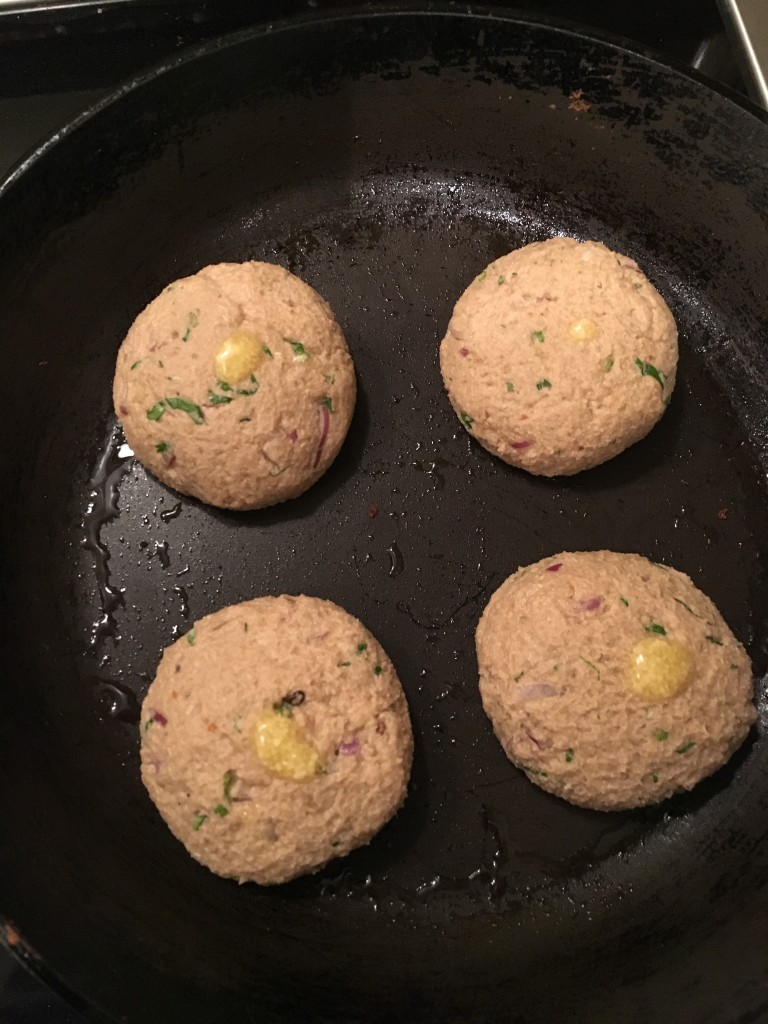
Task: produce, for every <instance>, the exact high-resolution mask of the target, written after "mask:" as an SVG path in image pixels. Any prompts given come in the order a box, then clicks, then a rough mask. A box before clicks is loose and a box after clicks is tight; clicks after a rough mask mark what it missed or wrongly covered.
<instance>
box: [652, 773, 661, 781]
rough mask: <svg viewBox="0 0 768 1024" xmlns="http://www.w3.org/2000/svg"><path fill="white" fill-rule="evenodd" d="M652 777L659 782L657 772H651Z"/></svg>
mask: <svg viewBox="0 0 768 1024" xmlns="http://www.w3.org/2000/svg"><path fill="white" fill-rule="evenodd" d="M651 778H652V779H653V781H654V782H658V781H659V776H658V775H657V774H656V772H651Z"/></svg>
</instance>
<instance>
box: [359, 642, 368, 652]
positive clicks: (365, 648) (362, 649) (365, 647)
mask: <svg viewBox="0 0 768 1024" xmlns="http://www.w3.org/2000/svg"><path fill="white" fill-rule="evenodd" d="M367 650H368V644H358V645H357V653H358V654H362V653H363V651H367Z"/></svg>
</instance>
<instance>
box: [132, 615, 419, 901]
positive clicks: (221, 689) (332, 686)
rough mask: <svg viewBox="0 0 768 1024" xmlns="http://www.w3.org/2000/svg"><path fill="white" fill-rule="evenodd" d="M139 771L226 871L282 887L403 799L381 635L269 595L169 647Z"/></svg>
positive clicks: (394, 703)
mask: <svg viewBox="0 0 768 1024" xmlns="http://www.w3.org/2000/svg"><path fill="white" fill-rule="evenodd" d="M141 722H142V725H141V730H142V731H141V736H142V748H141V772H142V779H143V781H144V784H145V786H146V788H147V790H148V791H149V795H150V797H151V798H152V800H153V801H154V803H155V804H156V806H157V808H158V810H159V811H160V814H161V815H162V816H163V818H164V819H165V821H166V823H167V824H168V826H169V828H170V829H171V831H172V832H173V834H174V835H175V836H176V838H177V839H179V840H180V841H181V842H182V843H183V844H184V846H185V847H186V848H187V850H188V851H189V852H190V853H191V854H192V856H193V857H194V858H195V859H196V860H198V861H200V862H201V863H202V864H205V865H206V866H207V867H209V868H210V869H211V870H212V871H215V872H216V873H217V874H220V875H225V876H228V877H233V878H237V879H239V880H240V881H243V882H244V881H256V882H260V883H262V884H271V883H276V882H284V881H287V880H288V879H291V878H294V877H295V876H297V875H301V874H304V873H306V872H311V871H314V870H316V869H317V868H319V867H321V866H322V865H323V864H325V863H326V862H327V861H329V860H331V859H332V858H333V857H338V856H341V855H342V854H345V853H348V852H349V851H350V850H352V849H354V848H355V847H358V846H361V845H363V844H365V843H367V842H368V841H369V840H370V839H371V837H372V836H373V835H374V834H375V833H376V832H377V831H378V830H379V829H380V828H381V827H382V825H384V824H385V822H386V821H388V820H389V818H391V817H392V815H393V814H394V813H395V812H396V811H397V809H398V808H399V807H400V805H401V804H402V802H403V800H404V798H405V793H406V786H407V783H408V778H409V775H410V769H411V758H412V751H413V740H412V734H411V725H410V719H409V715H408V708H407V705H406V701H405V695H404V693H403V689H402V687H401V685H400V682H399V680H398V678H397V675H396V673H395V669H394V668H393V666H392V663H391V662H390V660H389V658H388V657H387V655H386V654H385V652H384V651H383V650H382V648H381V646H380V645H379V643H378V642H377V641H376V639H375V638H374V637H373V636H372V635H371V634H370V633H369V632H368V630H367V629H366V628H365V627H364V626H363V625H362V624H361V623H360V622H359V621H358V620H357V619H355V618H353V616H351V615H349V614H348V613H347V612H345V611H344V610H343V609H341V608H339V607H338V606H337V605H334V604H332V603H331V602H329V601H323V600H320V599H318V598H313V597H303V596H302V597H289V596H282V597H262V598H257V599H256V600H253V601H246V602H244V603H243V604H238V605H232V606H230V607H228V608H224V609H222V610H221V611H219V612H216V613H215V614H213V615H208V616H206V617H205V618H203V619H201V620H200V621H199V622H197V623H196V624H195V626H194V628H193V630H192V631H191V632H190V633H188V634H187V635H186V636H185V637H182V638H181V639H180V640H177V641H176V642H175V643H174V644H172V645H171V646H170V647H168V648H167V649H166V650H165V652H164V654H163V657H162V659H161V661H160V665H159V668H158V670H157V675H156V677H155V679H154V681H153V683H152V684H151V686H150V688H149V691H148V692H147V696H146V698H145V700H144V705H143V709H142V718H141Z"/></svg>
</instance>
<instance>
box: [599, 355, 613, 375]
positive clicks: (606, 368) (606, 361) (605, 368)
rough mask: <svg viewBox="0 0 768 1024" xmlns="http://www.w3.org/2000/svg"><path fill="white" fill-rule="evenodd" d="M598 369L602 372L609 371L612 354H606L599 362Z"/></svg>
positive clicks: (611, 363) (611, 365)
mask: <svg viewBox="0 0 768 1024" xmlns="http://www.w3.org/2000/svg"><path fill="white" fill-rule="evenodd" d="M600 369H601V370H602V371H603V373H609V372H610V371H611V370H612V369H613V356H607V357H606V358H605V359H604V360H603V361H602V363H600Z"/></svg>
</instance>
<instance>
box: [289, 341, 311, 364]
mask: <svg viewBox="0 0 768 1024" xmlns="http://www.w3.org/2000/svg"><path fill="white" fill-rule="evenodd" d="M283 341H284V342H286V344H288V345H290V346H291V348H292V349H293V361H294V363H306V361H307V360H308V359H309V352H307V350H306V349H305V348H304V346H303V345H302V344H301V342H300V341H296V340H295V338H283Z"/></svg>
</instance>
